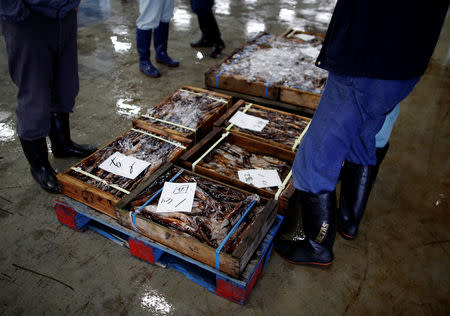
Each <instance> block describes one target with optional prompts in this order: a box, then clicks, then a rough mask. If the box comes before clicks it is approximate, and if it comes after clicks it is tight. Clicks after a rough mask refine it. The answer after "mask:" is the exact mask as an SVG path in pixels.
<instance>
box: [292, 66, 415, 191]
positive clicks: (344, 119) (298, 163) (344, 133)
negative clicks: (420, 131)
mask: <svg viewBox="0 0 450 316" xmlns="http://www.w3.org/2000/svg"><path fill="white" fill-rule="evenodd" d="M418 81H419V78H414V79H410V80H382V79H372V78H365V77H364V78H363V77H350V76H342V75H338V74H334V73H329V76H328V80H327V85H326V87H325V90H324V92H323V95H322V98H321V100H320V102H319V106H318V108H317V110H316V112H315V114H314V117H313V119H312V121H311V125H310V127H309V129H308V132H307V133H306V135H305V138H304V139H303V141H302V143H301V145H300V147H299V149H298V151H297V154H296V156H295V161H294V165H293V181H294V186H295V187H296V188H297V189H299V190H302V191H306V192H310V193H314V194H318V193H323V192H331V191H333V190H334V189H335V187H336V183H337V180H338V177H339V172H340V170H341V166H342V163H343V161H344V160H348V161H350V162H353V163H355V164H360V165H375V163H376V155H375V150H376V148H375V135H376V134H377V133H378V132H379V131H380V129H381V127H382V125H383V123H384V122H385V119H386V115H387V114H389V113H390V112H391V111H392V110H393V109H394V107H395V106H396V105H397V104H398V103H400V101H401V100H403V99H404V98H406V97H407V96H408V94H409V93H410V92H411V91H412V89H413V88H414V86H415V84H416V83H417V82H418Z"/></svg>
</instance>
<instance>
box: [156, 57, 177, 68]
mask: <svg viewBox="0 0 450 316" xmlns="http://www.w3.org/2000/svg"><path fill="white" fill-rule="evenodd" d="M156 62H157V63H158V64H163V65H166V66H167V67H172V68H175V67H178V66H179V65H180V64H176V65H171V64H167V63H165V62H163V61H162V60H158V59H156Z"/></svg>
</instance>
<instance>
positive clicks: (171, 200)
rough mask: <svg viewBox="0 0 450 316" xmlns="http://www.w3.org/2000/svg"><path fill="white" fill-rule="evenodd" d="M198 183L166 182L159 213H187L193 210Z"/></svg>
mask: <svg viewBox="0 0 450 316" xmlns="http://www.w3.org/2000/svg"><path fill="white" fill-rule="evenodd" d="M196 188H197V183H195V182H194V183H176V182H165V183H164V188H163V190H162V192H161V197H160V198H159V202H158V207H157V208H156V212H157V213H163V212H187V213H190V212H191V210H192V204H193V203H194V195H195V190H196Z"/></svg>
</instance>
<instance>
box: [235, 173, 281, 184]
mask: <svg viewBox="0 0 450 316" xmlns="http://www.w3.org/2000/svg"><path fill="white" fill-rule="evenodd" d="M238 176H239V180H241V181H242V182H245V183H248V184H251V185H253V186H255V187H257V188H268V187H278V186H280V185H281V184H282V183H281V179H280V176H279V175H278V172H277V171H276V170H268V169H248V170H239V171H238Z"/></svg>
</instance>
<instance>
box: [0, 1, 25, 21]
mask: <svg viewBox="0 0 450 316" xmlns="http://www.w3.org/2000/svg"><path fill="white" fill-rule="evenodd" d="M29 15H30V10H29V9H28V8H27V7H26V6H25V4H24V2H23V0H1V1H0V19H2V20H5V21H8V22H21V21H23V20H25V19H26V18H27V17H28V16H29Z"/></svg>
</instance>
